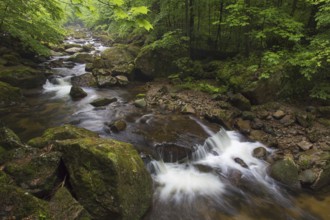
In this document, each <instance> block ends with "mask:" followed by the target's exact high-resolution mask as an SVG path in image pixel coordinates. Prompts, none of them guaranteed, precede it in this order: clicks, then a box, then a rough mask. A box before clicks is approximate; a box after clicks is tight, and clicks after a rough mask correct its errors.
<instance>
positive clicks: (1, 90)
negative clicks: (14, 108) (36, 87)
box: [0, 81, 23, 107]
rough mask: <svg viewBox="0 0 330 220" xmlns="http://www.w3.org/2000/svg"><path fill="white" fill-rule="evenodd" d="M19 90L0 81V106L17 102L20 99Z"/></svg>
mask: <svg viewBox="0 0 330 220" xmlns="http://www.w3.org/2000/svg"><path fill="white" fill-rule="evenodd" d="M22 99H23V97H22V93H21V90H20V89H19V88H17V87H13V86H11V85H9V84H8V83H5V82H1V81H0V106H1V107H6V106H10V105H15V104H18V103H20V102H21V101H22Z"/></svg>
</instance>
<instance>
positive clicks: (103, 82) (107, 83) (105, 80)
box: [96, 75, 117, 88]
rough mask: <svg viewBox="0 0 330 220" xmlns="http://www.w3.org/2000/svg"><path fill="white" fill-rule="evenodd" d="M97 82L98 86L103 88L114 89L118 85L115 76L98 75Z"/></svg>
mask: <svg viewBox="0 0 330 220" xmlns="http://www.w3.org/2000/svg"><path fill="white" fill-rule="evenodd" d="M96 81H97V85H98V86H99V87H102V88H103V87H112V86H114V85H116V84H117V79H116V78H115V77H113V76H104V75H97V76H96Z"/></svg>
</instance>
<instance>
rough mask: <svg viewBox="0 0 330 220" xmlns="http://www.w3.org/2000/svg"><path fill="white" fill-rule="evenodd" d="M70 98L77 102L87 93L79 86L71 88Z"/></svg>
mask: <svg viewBox="0 0 330 220" xmlns="http://www.w3.org/2000/svg"><path fill="white" fill-rule="evenodd" d="M70 96H71V98H72V99H73V100H79V99H81V98H84V97H86V96H87V93H86V92H85V91H84V90H83V89H82V88H81V87H79V86H72V87H71V90H70Z"/></svg>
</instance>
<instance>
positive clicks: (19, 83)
mask: <svg viewBox="0 0 330 220" xmlns="http://www.w3.org/2000/svg"><path fill="white" fill-rule="evenodd" d="M0 80H1V81H3V82H5V83H8V84H10V85H11V86H15V87H19V88H24V89H32V88H37V87H41V86H42V85H43V84H44V83H45V82H46V77H45V75H44V74H43V73H42V72H41V71H40V70H37V69H33V68H31V67H27V66H12V67H6V68H3V69H1V72H0Z"/></svg>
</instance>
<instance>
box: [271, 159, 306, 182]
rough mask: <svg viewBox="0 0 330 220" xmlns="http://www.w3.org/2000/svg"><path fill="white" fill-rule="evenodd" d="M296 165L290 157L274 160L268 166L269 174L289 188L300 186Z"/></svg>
mask: <svg viewBox="0 0 330 220" xmlns="http://www.w3.org/2000/svg"><path fill="white" fill-rule="evenodd" d="M298 171H299V170H298V167H297V165H296V164H295V163H294V162H293V160H292V159H290V158H284V159H282V160H278V161H276V162H275V163H274V164H272V165H271V167H270V176H271V177H273V178H274V179H275V180H277V181H279V182H281V183H283V184H285V185H287V186H288V187H290V188H300V182H299V175H298Z"/></svg>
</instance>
